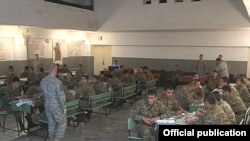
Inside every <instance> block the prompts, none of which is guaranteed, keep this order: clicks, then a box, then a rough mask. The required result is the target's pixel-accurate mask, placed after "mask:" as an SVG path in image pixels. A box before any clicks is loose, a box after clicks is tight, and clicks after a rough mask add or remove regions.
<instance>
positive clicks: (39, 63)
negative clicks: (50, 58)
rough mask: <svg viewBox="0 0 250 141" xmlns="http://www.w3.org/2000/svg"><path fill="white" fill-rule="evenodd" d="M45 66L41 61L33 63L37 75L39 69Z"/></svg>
mask: <svg viewBox="0 0 250 141" xmlns="http://www.w3.org/2000/svg"><path fill="white" fill-rule="evenodd" d="M42 67H43V65H42V63H41V61H40V60H34V61H33V68H34V72H35V73H39V69H40V68H42Z"/></svg>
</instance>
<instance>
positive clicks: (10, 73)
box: [3, 67, 18, 86]
mask: <svg viewBox="0 0 250 141" xmlns="http://www.w3.org/2000/svg"><path fill="white" fill-rule="evenodd" d="M14 77H16V78H18V75H17V74H16V73H14V70H13V68H12V67H11V68H9V69H8V73H7V75H6V79H5V81H4V84H3V85H4V86H8V85H11V84H12V80H13V78H14Z"/></svg>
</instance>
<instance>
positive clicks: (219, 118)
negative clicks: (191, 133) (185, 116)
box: [195, 105, 231, 125]
mask: <svg viewBox="0 0 250 141" xmlns="http://www.w3.org/2000/svg"><path fill="white" fill-rule="evenodd" d="M195 124H200V125H230V124H231V122H230V120H229V119H228V117H227V115H226V113H225V112H224V111H223V110H222V109H221V107H219V106H218V105H213V106H212V107H211V109H206V113H205V114H204V115H203V116H200V117H199V118H198V120H197V121H196V122H195Z"/></svg>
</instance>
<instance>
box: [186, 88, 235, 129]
mask: <svg viewBox="0 0 250 141" xmlns="http://www.w3.org/2000/svg"><path fill="white" fill-rule="evenodd" d="M204 104H205V107H206V110H205V111H204V110H201V109H198V110H197V111H196V115H197V116H198V119H197V120H194V119H193V118H192V117H186V119H185V120H186V123H187V124H199V125H229V124H231V122H230V120H229V119H228V117H227V115H226V113H225V112H224V111H223V110H222V109H221V107H219V106H218V105H217V103H216V98H215V96H214V94H212V93H210V94H208V95H207V96H206V97H205V98H204Z"/></svg>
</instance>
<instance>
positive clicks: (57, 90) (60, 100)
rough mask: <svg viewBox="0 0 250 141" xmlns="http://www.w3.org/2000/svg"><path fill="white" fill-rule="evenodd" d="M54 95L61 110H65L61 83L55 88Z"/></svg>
mask: <svg viewBox="0 0 250 141" xmlns="http://www.w3.org/2000/svg"><path fill="white" fill-rule="evenodd" d="M56 93H57V95H58V100H59V103H60V106H61V108H63V109H66V99H65V94H64V91H63V88H62V82H61V81H59V84H58V85H57V87H56Z"/></svg>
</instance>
